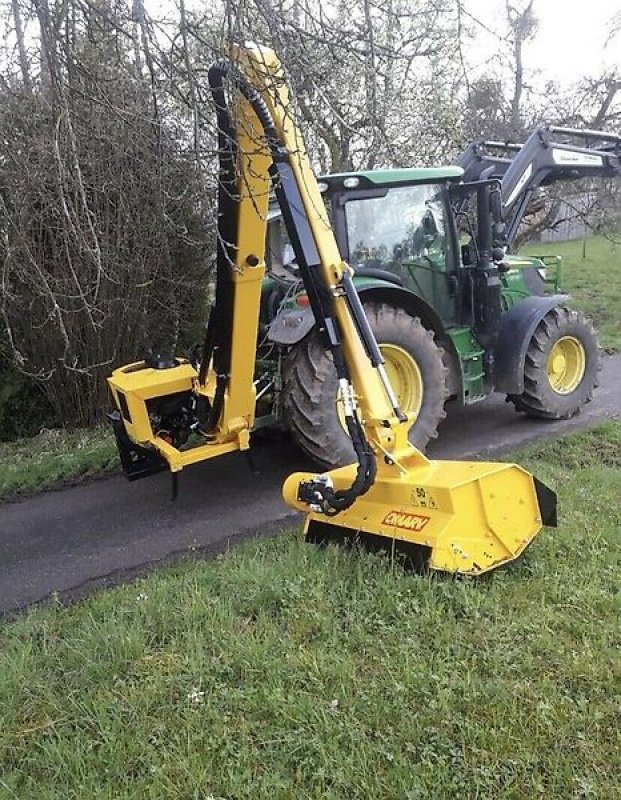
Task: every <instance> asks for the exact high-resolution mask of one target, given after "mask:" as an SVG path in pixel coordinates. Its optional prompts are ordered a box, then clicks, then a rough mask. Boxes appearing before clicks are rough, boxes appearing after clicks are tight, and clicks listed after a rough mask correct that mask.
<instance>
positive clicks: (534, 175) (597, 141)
mask: <svg viewBox="0 0 621 800" xmlns="http://www.w3.org/2000/svg"><path fill="white" fill-rule="evenodd" d="M555 134H557V135H559V136H562V137H563V138H565V139H568V140H570V141H569V143H567V142H558V141H555V140H554V136H555ZM619 175H621V136H617V135H616V134H609V133H603V132H600V131H589V130H582V131H580V130H575V129H573V128H558V127H554V126H548V127H542V128H537V129H536V130H534V131H533V132H532V133H531V135H530V136H529V137H528V139H527V140H526V142H525V143H524V145H523V146H522V147H521V148H520V150H519V152H518V153H517V154H516V155H515V157H514V158H513V159H512V161H511V163H510V164H509V166H508V167H507V169H506V171H505V172H504V174H503V176H502V179H501V193H502V201H503V206H504V215H505V221H506V222H505V244H506V245H507V246H509V247H510V246H511V244H512V243H513V241H514V239H515V237H516V235H517V232H518V229H519V227H520V223H521V222H522V220H523V218H524V215H525V214H526V211H527V210H528V205H529V203H530V201H531V199H532V196H533V194H534V192H535V191H536V190H537V189H538V188H539V187H540V186H548V185H550V184H551V183H555V182H556V181H563V180H576V179H577V178H585V177H591V176H593V177H600V178H617V177H619Z"/></svg>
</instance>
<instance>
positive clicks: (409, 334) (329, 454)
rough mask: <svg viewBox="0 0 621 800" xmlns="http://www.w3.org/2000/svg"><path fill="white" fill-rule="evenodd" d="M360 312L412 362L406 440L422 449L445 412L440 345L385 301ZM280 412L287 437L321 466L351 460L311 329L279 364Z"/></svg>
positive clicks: (329, 374)
mask: <svg viewBox="0 0 621 800" xmlns="http://www.w3.org/2000/svg"><path fill="white" fill-rule="evenodd" d="M365 312H366V314H367V317H368V319H369V322H370V324H371V327H372V329H373V332H374V333H375V336H376V338H377V340H378V342H379V344H380V347H381V345H382V344H387V345H390V344H392V345H395V346H397V347H399V348H401V349H402V350H404V351H406V352H407V353H408V354H409V355H410V356H411V357H412V358H413V359H414V361H415V362H416V364H417V366H418V368H419V370H420V374H421V378H422V385H423V391H422V404H421V408H420V411H419V414H418V418H417V420H416V422H415V423H414V425H413V426H412V428H411V430H410V441H411V442H412V443H413V444H414V445H415V446H416V447H418V448H420V449H423V448H424V447H425V446H426V445H427V443H428V442H429V440H430V439H431V438H435V437H436V436H437V435H438V434H437V428H438V425H439V424H440V422H441V421H442V420H443V419H444V417H445V416H446V414H445V412H444V403H445V401H446V399H447V385H446V384H447V381H446V378H447V370H446V367H445V366H444V364H443V361H442V349H441V348H440V347H439V346H438V345H437V344H436V342H435V340H434V336H433V333H432V332H431V331H429V330H426V329H425V328H424V327H423V325H422V324H421V321H420V319H418V317H412V316H410V315H409V314H408V313H407V312H406V311H404V310H403V309H400V308H395V307H393V306H389V305H385V304H371V303H369V304H365ZM283 376H284V410H285V418H286V421H287V424H288V426H289V429H290V431H291V433H292V435H293V438H294V439H295V441H296V442H297V444H298V445H299V446H300V448H301V449H302V450H304V451H305V452H306V453H307V454H308V455H309V456H310V457H311V458H312V459H313V460H314V461H316V462H317V463H318V464H320V465H321V466H322V467H328V468H332V467H336V466H341V465H343V464H349V463H351V462H352V461H353V460H354V459H355V455H354V450H353V448H352V445H351V441H350V439H349V437H348V435H347V433H346V432H345V430H344V429H343V427H342V425H341V422H340V420H339V417H338V413H337V406H336V399H337V380H336V372H335V369H334V364H333V362H332V355H331V353H329V352H328V351H326V350H325V349H324V347H323V345H322V342H321V339H320V337H319V335H318V333H317V332H316V331H313V332H312V333H311V334H310V335H309V336H307V337H306V338H305V339H303V340H302V341H301V342H299V343H298V344H297V345H296V346H295V347H294V348H292V350H291V351H290V353H289V355H288V357H287V360H286V362H285V365H284V371H283Z"/></svg>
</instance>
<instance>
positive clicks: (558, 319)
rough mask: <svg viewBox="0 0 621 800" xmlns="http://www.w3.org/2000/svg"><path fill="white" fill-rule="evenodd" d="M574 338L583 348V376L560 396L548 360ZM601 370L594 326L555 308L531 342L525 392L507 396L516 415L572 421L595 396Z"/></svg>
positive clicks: (573, 313)
mask: <svg viewBox="0 0 621 800" xmlns="http://www.w3.org/2000/svg"><path fill="white" fill-rule="evenodd" d="M564 337H571V338H572V339H575V340H577V341H578V342H580V344H581V345H582V348H583V351H584V356H585V366H584V375H583V376H582V378H581V380H580V382H579V383H578V385H577V386H576V388H575V389H573V391H570V392H568V393H566V394H562V393H559V392H558V391H556V390H555V389H554V387H553V386H552V384H551V383H550V379H549V376H548V360H549V358H550V353H551V351H552V348H553V347H554V345H555V344H556V343H557V342H558V341H559V340H560V339H563V338H564ZM600 369H601V348H600V347H599V344H598V342H597V334H596V332H595V329H594V328H593V325H592V323H591V321H590V320H589V319H587V317H585V316H584V314H582V313H581V312H580V311H574V310H573V309H570V308H565V307H564V306H559V307H557V308H553V309H552V310H551V311H549V312H548V313H547V314H546V315H545V317H544V318H543V319H542V320H541V322H540V323H539V325H538V326H537V329H536V330H535V333H534V334H533V337H532V339H531V341H530V344H529V347H528V351H527V353H526V363H525V366H524V391H523V392H522V394H520V395H515V394H510V395H507V400H508V401H510V402H512V403H513V404H514V406H515V408H516V410H517V411H522V412H524V413H525V414H528V415H529V416H531V417H537V418H539V419H549V420H555V419H569V418H570V417H573V416H574V414H577V413H578V411H580V409H581V408H582V406H583V405H585V403H588V402H589V400H591V398H592V396H593V390H594V389H595V388H596V386H597V383H598V372H599V370H600Z"/></svg>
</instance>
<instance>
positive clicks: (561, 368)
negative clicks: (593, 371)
mask: <svg viewBox="0 0 621 800" xmlns="http://www.w3.org/2000/svg"><path fill="white" fill-rule="evenodd" d="M585 370H586V353H585V350H584V346H583V344H582V342H580V341H579V340H578V339H576V338H575V337H574V336H563V337H562V338H560V339H558V340H557V341H556V342H555V343H554V345H553V346H552V349H551V350H550V354H549V356H548V380H549V382H550V386H551V387H552V389H553V390H554V391H555V392H556V393H557V394H571V392H573V391H574V390H575V389H576V388H577V387H578V386H579V385H580V382H581V381H582V379H583V377H584V373H585Z"/></svg>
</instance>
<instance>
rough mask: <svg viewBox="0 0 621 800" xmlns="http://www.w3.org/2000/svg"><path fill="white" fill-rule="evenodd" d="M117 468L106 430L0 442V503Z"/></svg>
mask: <svg viewBox="0 0 621 800" xmlns="http://www.w3.org/2000/svg"><path fill="white" fill-rule="evenodd" d="M117 468H118V457H117V454H116V447H115V444H114V436H113V435H112V432H111V430H110V429H109V428H93V429H88V430H78V431H71V432H70V431H64V430H46V431H43V432H42V433H40V434H39V435H38V436H33V437H31V438H28V439H18V440H17V441H15V442H0V502H2V501H6V500H13V499H15V498H16V497H19V496H20V495H28V494H31V493H33V492H36V491H40V490H42V489H50V488H53V487H55V486H58V485H61V484H67V483H74V482H78V481H81V480H84V479H86V478H90V477H92V476H93V475H99V474H102V473H106V472H110V471H112V470H115V469H117Z"/></svg>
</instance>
